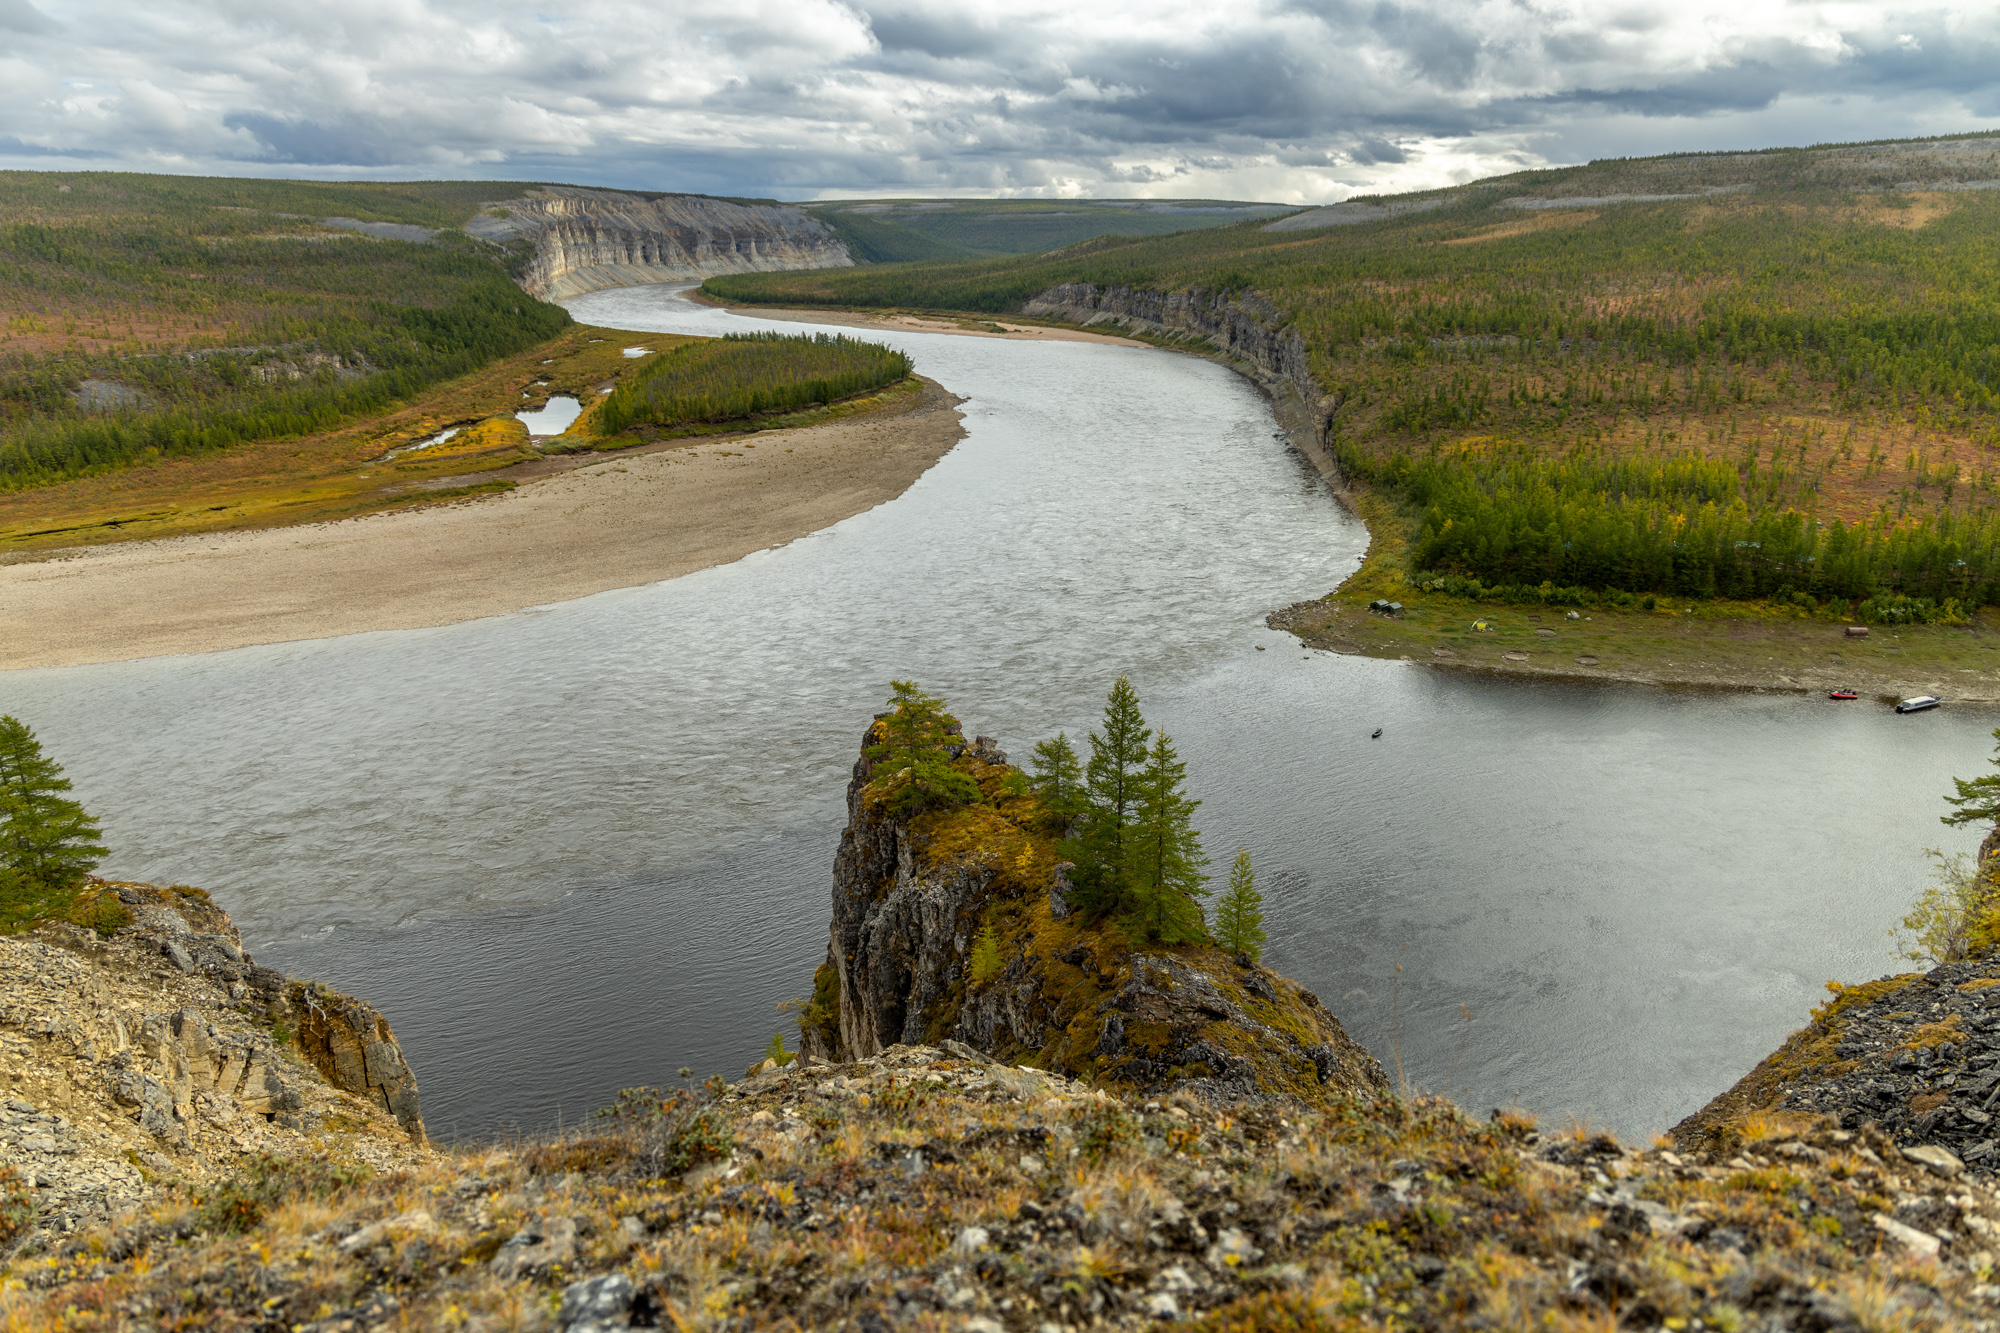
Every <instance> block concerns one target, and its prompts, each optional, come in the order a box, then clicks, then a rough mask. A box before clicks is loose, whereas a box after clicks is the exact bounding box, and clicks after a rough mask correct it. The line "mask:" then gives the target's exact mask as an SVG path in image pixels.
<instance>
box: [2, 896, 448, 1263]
mask: <svg viewBox="0 0 2000 1333" xmlns="http://www.w3.org/2000/svg"><path fill="white" fill-rule="evenodd" d="M91 892H92V893H95V894H97V895H99V896H100V898H101V899H102V905H103V907H104V909H105V911H106V913H107V915H106V916H105V917H103V918H102V919H104V920H105V921H106V923H107V926H108V925H109V924H110V923H111V922H114V921H116V920H117V919H118V918H120V917H122V918H124V923H123V924H122V925H120V926H118V927H117V928H115V929H114V930H113V933H111V934H110V935H108V936H106V935H103V934H100V933H99V932H98V931H94V930H86V929H83V928H82V927H79V926H72V925H48V926H44V927H42V928H40V929H38V930H35V931H32V932H30V933H28V934H25V935H18V936H0V1176H4V1175H6V1174H8V1173H11V1174H12V1175H13V1176H14V1177H15V1178H16V1179H19V1180H23V1181H25V1182H26V1183H27V1189H28V1198H29V1203H30V1204H31V1206H32V1210H33V1214H34V1217H35V1219H36V1222H35V1225H36V1227H37V1228H39V1229H40V1230H41V1231H43V1232H53V1233H56V1234H61V1233H63V1232H67V1231H70V1230H74V1229H75V1228H77V1227H79V1226H81V1225H84V1224H86V1223H88V1222H90V1221H92V1220H96V1219H102V1218H104V1217H107V1216H110V1215H113V1214H114V1213H116V1212H117V1211H118V1210H119V1209H120V1208H122V1207H125V1206H128V1205H131V1204H134V1203H137V1202H140V1201H142V1200H144V1199H145V1198H147V1197H149V1196H150V1194H151V1193H152V1192H153V1190H154V1189H155V1188H156V1187H157V1185H158V1184H159V1183H160V1182H162V1181H168V1180H173V1179H177V1178H178V1179H195V1180H199V1179H204V1178H208V1177H211V1176H213V1175H217V1174H221V1173H225V1172H227V1171H229V1170H232V1169H233V1168H234V1164H235V1163H236V1162H238V1161H239V1160H242V1159H243V1158H245V1157H246V1156H249V1155H253V1154H260V1153H281V1154H282V1153H290V1152H297V1151H301V1150H313V1149H316V1148H318V1147H319V1146H320V1145H321V1144H322V1142H323V1141H326V1140H328V1139H329V1138H330V1139H331V1140H333V1141H336V1142H338V1143H340V1144H341V1145H343V1146H344V1147H347V1148H350V1149H353V1150H356V1151H359V1152H360V1153H361V1154H362V1155H363V1156H365V1157H368V1158H370V1159H373V1160H376V1161H378V1162H379V1163H380V1164H381V1165H391V1164H394V1163H397V1162H400V1161H402V1160H405V1158H406V1157H407V1154H408V1153H409V1152H410V1151H412V1150H415V1149H416V1147H417V1143H419V1142H421V1135H422V1122H421V1120H417V1119H416V1118H415V1111H416V1105H415V1084H414V1080H411V1081H410V1082H409V1094H408V1096H407V1098H405V1104H406V1105H407V1107H408V1109H409V1111H410V1113H411V1117H412V1121H413V1122H414V1123H413V1124H406V1125H400V1126H399V1124H398V1123H397V1121H396V1120H394V1119H391V1118H390V1115H389V1114H388V1113H387V1111H386V1110H383V1109H380V1108H382V1107H383V1106H384V1104H385V1103H384V1099H382V1098H378V1097H376V1096H374V1095H373V1094H372V1090H371V1089H370V1086H369V1084H368V1083H367V1082H366V1081H365V1079H364V1080H362V1081H360V1082H357V1083H356V1085H355V1088H354V1089H353V1091H349V1090H348V1089H346V1088H344V1087H343V1086H342V1085H341V1083H339V1082H336V1081H334V1080H331V1079H328V1078H323V1077H322V1076H321V1075H320V1073H319V1072H318V1071H317V1070H316V1069H315V1068H314V1066H313V1065H312V1064H311V1063H309V1062H308V1061H307V1060H306V1059H305V1058H303V1053H302V1052H301V1050H300V1048H299V1046H298V1045H297V1044H295V1043H293V1042H292V1041H290V1040H289V1039H288V1029H290V1028H294V1027H297V1026H299V1017H298V1014H297V1011H296V1010H295V1009H294V1007H293V1005H292V1002H291V1000H290V999H289V997H288V995H287V991H288V990H289V989H291V984H290V983H287V981H286V979H285V978H284V976H283V975H281V974H280V973H278V972H276V971H274V970H272V969H270V968H266V967H260V966H258V964H257V963H256V961H255V960H254V959H252V958H251V957H250V956H249V955H248V954H246V953H245V952H244V951H243V946H242V941H241V939H240V937H239V936H238V935H237V933H236V930H235V927H234V926H233V925H232V924H231V922H230V920H229V916H228V914H227V913H226V912H224V911H222V910H221V909H220V908H218V907H216V906H215V905H214V903H212V902H211V901H209V899H208V898H207V896H206V895H205V894H202V893H201V892H200V891H199V890H193V889H165V888H160V887H158V886H155V885H147V884H103V883H100V884H96V885H94V886H93V887H92V889H91ZM349 1003H350V1004H351V1003H352V1002H349ZM364 1008H365V1006H364ZM367 1012H368V1013H371V1014H372V1013H373V1011H372V1010H369V1011H367ZM378 1017H379V1016H378ZM384 1027H385V1028H386V1025H384ZM384 1054H387V1053H383V1052H378V1053H377V1054H376V1056H375V1060H376V1063H377V1065H378V1066H386V1062H385V1061H384V1059H383V1055H384ZM393 1055H394V1059H395V1062H396V1064H397V1065H399V1066H400V1065H401V1064H402V1057H401V1052H400V1051H399V1050H397V1051H393ZM405 1073H407V1070H405ZM357 1094H359V1095H357ZM413 1140H414V1142H413Z"/></svg>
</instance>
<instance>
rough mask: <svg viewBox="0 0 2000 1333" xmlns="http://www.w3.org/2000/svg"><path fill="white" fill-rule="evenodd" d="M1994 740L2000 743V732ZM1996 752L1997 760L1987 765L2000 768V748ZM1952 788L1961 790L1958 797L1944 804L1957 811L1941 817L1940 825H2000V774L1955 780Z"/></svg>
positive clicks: (1949, 799)
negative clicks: (1953, 807)
mask: <svg viewBox="0 0 2000 1333" xmlns="http://www.w3.org/2000/svg"><path fill="white" fill-rule="evenodd" d="M1993 738H1994V739H1995V740H2000V728H1996V729H1995V730H1994V732H1993ZM1994 751H1995V753H1994V757H1993V758H1991V759H1989V760H1987V761H1986V762H1987V763H1989V764H1992V765H1993V766H1994V767H1996V768H2000V746H1995V747H1994ZM1951 785H1952V786H1954V787H1956V788H1958V795H1956V796H1947V797H1945V798H1944V799H1945V804H1946V805H1953V806H1957V807H1958V808H1957V809H1956V810H1954V811H1952V813H1950V814H1948V815H1940V816H1939V817H1938V818H1939V821H1940V822H1941V823H1945V824H2000V773H1988V774H1987V775H1986V776H1985V777H1983V778H1953V779H1952V780H1951Z"/></svg>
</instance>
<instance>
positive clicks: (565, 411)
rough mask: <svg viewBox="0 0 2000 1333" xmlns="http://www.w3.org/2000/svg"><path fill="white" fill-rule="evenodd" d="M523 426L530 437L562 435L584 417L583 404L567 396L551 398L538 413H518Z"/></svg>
mask: <svg viewBox="0 0 2000 1333" xmlns="http://www.w3.org/2000/svg"><path fill="white" fill-rule="evenodd" d="M514 415H515V416H516V417H518V418H519V419H520V422H521V424H522V425H524V426H526V427H527V428H528V434H530V435H560V434H562V433H563V432H564V431H566V430H568V429H569V428H570V427H571V426H573V425H575V424H576V419H577V418H578V417H580V416H582V415H583V404H581V403H579V402H577V400H576V399H574V398H570V397H567V396H558V397H555V398H551V399H549V401H548V405H547V406H546V407H544V408H542V409H541V410H540V411H538V412H516V413H515V414H514Z"/></svg>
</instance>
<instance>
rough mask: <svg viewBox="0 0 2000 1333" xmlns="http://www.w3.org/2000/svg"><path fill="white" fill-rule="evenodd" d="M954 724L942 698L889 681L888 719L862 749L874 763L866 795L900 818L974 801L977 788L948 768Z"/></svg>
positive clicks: (913, 685) (912, 684)
mask: <svg viewBox="0 0 2000 1333" xmlns="http://www.w3.org/2000/svg"><path fill="white" fill-rule="evenodd" d="M955 725H956V719H954V718H953V717H952V716H951V715H950V714H949V713H947V712H945V711H944V700H943V699H941V698H939V697H937V696H936V695H932V694H925V693H924V692H923V690H922V689H920V688H918V686H917V682H915V681H913V680H892V681H890V682H889V715H888V716H887V717H885V718H883V719H882V721H881V724H880V726H879V728H878V729H877V731H876V732H875V733H873V734H874V735H876V736H877V739H876V740H875V741H874V742H873V743H871V744H870V745H868V746H866V747H865V748H864V749H863V750H862V753H863V754H865V755H866V756H867V757H868V758H870V759H872V760H874V761H875V778H874V780H873V781H871V782H870V783H869V784H868V785H869V788H870V790H873V791H876V792H879V793H881V794H882V796H883V798H884V799H885V800H886V801H887V803H888V805H889V808H890V809H892V810H895V811H897V812H899V813H904V814H908V813H912V812H914V811H917V810H923V809H926V808H930V807H934V806H945V805H969V804H971V803H972V802H974V801H977V800H978V799H979V784H978V783H976V782H974V781H973V780H972V779H971V777H969V776H968V775H966V774H964V773H962V772H960V771H959V770H958V769H956V768H953V767H952V766H951V751H950V746H951V745H952V743H953V739H954V737H955V735H956V731H955Z"/></svg>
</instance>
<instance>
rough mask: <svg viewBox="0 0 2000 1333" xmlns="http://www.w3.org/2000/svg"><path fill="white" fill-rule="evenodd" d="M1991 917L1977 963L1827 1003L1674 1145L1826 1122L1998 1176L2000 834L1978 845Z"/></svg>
mask: <svg viewBox="0 0 2000 1333" xmlns="http://www.w3.org/2000/svg"><path fill="white" fill-rule="evenodd" d="M1979 874H1980V876H1981V878H1982V879H1983V880H1984V881H1985V882H1986V884H1987V885H1988V906H1987V907H1986V909H1985V912H1986V913H1988V914H1991V915H1990V916H1989V919H1988V921H1987V922H1986V923H1984V924H1983V925H1982V923H1981V922H1980V921H1979V920H1978V919H1977V918H1978V915H1979V914H1975V919H1974V921H1973V923H1972V924H1973V929H1972V931H1971V934H1972V937H1973V948H1972V952H1973V953H1974V954H1975V956H1974V957H1972V958H1969V959H1964V960H1959V961H1953V962H1948V963H1945V964H1943V965H1941V966H1938V967H1935V968H1932V969H1931V970H1930V971H1928V972H1922V973H1917V972H1911V973H1905V974H1903V975H1901V976H1893V977H1882V978H1880V979H1878V980H1875V981H1870V982H1865V983H1863V984H1861V985H1858V986H1842V985H1840V984H1838V983H1829V984H1828V987H1827V989H1828V990H1829V991H1831V992H1832V993H1833V998H1832V999H1831V1000H1829V1001H1827V1003H1825V1004H1823V1005H1821V1006H1820V1007H1819V1008H1818V1009H1816V1010H1814V1011H1813V1016H1812V1017H1813V1021H1812V1022H1811V1023H1809V1024H1808V1025H1807V1026H1805V1027H1803V1028H1801V1029H1800V1030H1799V1031H1797V1032H1795V1033H1793V1034H1792V1035H1791V1036H1790V1037H1788V1038H1787V1039H1786V1040H1785V1044H1784V1045H1783V1046H1781V1047H1779V1048H1778V1050H1777V1051H1775V1052H1773V1053H1772V1054H1771V1055H1770V1056H1768V1057H1767V1058H1765V1059H1764V1060H1763V1061H1761V1062H1760V1063H1759V1064H1758V1065H1757V1067H1756V1068H1755V1069H1753V1070H1751V1071H1750V1073H1748V1074H1746V1075H1745V1076H1744V1077H1743V1078H1742V1079H1741V1080H1740V1081H1739V1082H1738V1083H1737V1084H1736V1085H1735V1086H1734V1087H1732V1088H1730V1089H1729V1090H1728V1091H1727V1092H1725V1093H1723V1094H1722V1095H1721V1096H1719V1097H1717V1098H1715V1099H1714V1100H1713V1101H1711V1102H1709V1103H1708V1104H1707V1105H1706V1106H1704V1107H1702V1108H1701V1110H1699V1111H1697V1112H1695V1113H1694V1114H1693V1115H1691V1116H1689V1117H1688V1118H1687V1119H1685V1120H1683V1121H1681V1123H1680V1124H1678V1125H1676V1126H1674V1129H1673V1136H1674V1139H1675V1141H1676V1142H1677V1143H1679V1144H1682V1145H1685V1146H1687V1147H1692V1148H1705V1149H1711V1150H1717V1149H1726V1148H1728V1147H1729V1146H1730V1145H1731V1144H1732V1143H1733V1142H1734V1140H1735V1139H1736V1138H1737V1137H1740V1135H1741V1133H1742V1127H1743V1126H1744V1125H1745V1124H1746V1123H1747V1122H1749V1121H1751V1120H1752V1119H1753V1118H1754V1117H1758V1116H1765V1117H1770V1116H1781V1117H1782V1116H1786V1115H1792V1116H1798V1115H1813V1116H1824V1117H1826V1118H1828V1120H1829V1121H1831V1122H1837V1123H1839V1124H1840V1125H1842V1126H1843V1127H1845V1128H1847V1129H1850V1130H1855V1129H1862V1128H1867V1129H1869V1130H1870V1131H1871V1132H1875V1133H1880V1134H1882V1135H1885V1136H1887V1137H1888V1138H1889V1139H1890V1140H1891V1141H1893V1142H1894V1143H1895V1144H1896V1145H1897V1146H1898V1147H1899V1148H1902V1149H1906V1150H1909V1151H1923V1152H1931V1151H1943V1152H1945V1153H1946V1154H1947V1156H1949V1157H1950V1159H1951V1161H1952V1163H1954V1164H1955V1165H1954V1166H1953V1168H1952V1169H1953V1170H1954V1171H1956V1170H1960V1169H1963V1170H1967V1171H1970V1172H1971V1173H1972V1174H1974V1175H1996V1174H2000V951H1996V950H1995V949H1994V947H1993V946H1994V943H1995V941H1994V940H1992V939H1991V938H1989V937H1990V936H1991V935H1992V934H1993V928H1994V922H1995V920H1996V919H2000V830H1995V832H1993V833H1990V834H1988V835H1987V837H1986V840H1985V842H1984V843H1983V844H1982V845H1981V847H1980V854H1979Z"/></svg>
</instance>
